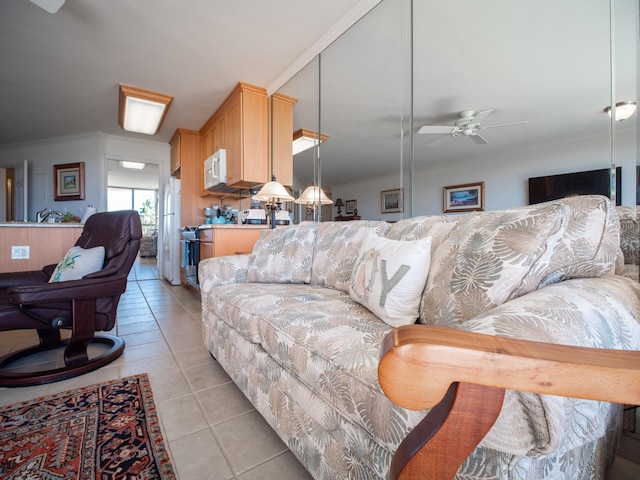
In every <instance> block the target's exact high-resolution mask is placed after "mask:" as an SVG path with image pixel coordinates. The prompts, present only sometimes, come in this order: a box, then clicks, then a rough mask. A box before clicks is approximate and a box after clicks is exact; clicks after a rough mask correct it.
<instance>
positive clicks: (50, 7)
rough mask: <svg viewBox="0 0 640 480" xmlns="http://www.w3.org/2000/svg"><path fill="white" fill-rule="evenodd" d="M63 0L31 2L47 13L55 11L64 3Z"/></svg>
mask: <svg viewBox="0 0 640 480" xmlns="http://www.w3.org/2000/svg"><path fill="white" fill-rule="evenodd" d="M64 2H65V0H31V3H35V4H36V5H37V6H39V7H40V8H42V9H43V10H46V11H47V12H49V13H56V12H57V11H58V10H60V7H61V6H62V5H64Z"/></svg>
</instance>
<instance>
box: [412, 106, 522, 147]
mask: <svg viewBox="0 0 640 480" xmlns="http://www.w3.org/2000/svg"><path fill="white" fill-rule="evenodd" d="M492 112H493V109H490V110H482V111H480V112H474V111H473V110H464V111H462V112H460V113H459V114H458V115H459V117H460V118H458V119H457V120H456V121H455V122H454V124H453V125H424V126H423V127H421V128H420V130H418V134H420V135H425V134H426V135H444V136H441V137H438V138H436V139H435V140H431V141H430V142H428V143H427V145H428V146H430V147H435V146H437V145H441V144H443V143H445V142H448V141H449V140H451V139H452V138H457V137H468V138H470V139H471V140H473V141H474V142H475V143H477V144H478V145H488V144H489V142H488V141H487V140H486V139H485V138H484V137H483V136H482V135H480V132H481V131H482V130H486V129H488V128H498V127H510V126H512V125H523V124H525V123H528V122H526V121H524V122H513V123H502V124H500V125H484V126H483V125H480V122H482V121H483V120H484V119H485V118H487V117H488V116H489V115H491V113H492Z"/></svg>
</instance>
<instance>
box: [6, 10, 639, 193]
mask: <svg viewBox="0 0 640 480" xmlns="http://www.w3.org/2000/svg"><path fill="white" fill-rule="evenodd" d="M613 2H614V6H615V13H616V21H617V22H619V23H622V25H621V26H620V28H619V29H618V32H617V33H618V34H620V36H621V37H620V38H617V39H616V51H615V56H616V59H617V62H616V72H617V80H616V99H617V100H618V101H619V100H628V99H633V100H635V99H636V96H637V90H638V83H637V55H638V53H637V45H638V38H637V30H638V2H637V0H613ZM374 3H375V0H305V1H300V0H270V1H264V0H236V1H233V0H183V1H181V2H177V1H175V0H135V1H134V0H108V1H106V0H67V1H66V3H65V4H64V5H63V6H62V8H61V9H60V10H59V11H58V13H56V14H55V15H51V14H49V13H47V12H45V11H44V10H42V9H40V8H38V7H37V6H36V5H34V4H33V3H31V2H30V1H29V0H1V1H0V44H1V45H2V48H1V49H0V61H1V62H2V63H1V64H2V68H1V69H0V92H1V95H2V104H1V107H0V146H1V145H6V144H12V143H17V142H25V141H32V140H40V139H46V138H52V137H58V136H65V135H73V134H78V133H85V132H95V131H102V132H105V133H107V134H114V135H125V136H129V137H135V138H141V139H146V140H153V141H161V142H165V143H166V142H168V141H169V139H170V138H171V136H172V134H173V132H174V131H175V129H176V128H177V127H180V128H187V129H193V130H198V129H200V127H201V126H202V125H203V124H204V122H205V121H206V120H207V119H208V118H209V116H210V115H211V114H212V113H213V112H214V110H215V109H216V108H217V107H218V105H219V104H220V103H221V102H222V100H223V99H224V98H225V96H226V95H227V93H228V92H229V91H230V90H231V89H232V88H233V86H234V85H235V84H236V83H237V82H238V81H243V82H248V83H252V84H256V85H260V86H264V87H269V86H274V85H276V86H278V85H279V82H280V81H281V80H282V79H283V78H284V79H286V78H287V76H288V74H289V73H290V72H294V71H296V70H297V68H301V67H302V66H303V65H304V61H305V58H307V57H308V54H309V51H310V49H311V50H313V49H314V48H315V47H317V45H318V41H319V39H322V38H323V35H325V34H326V32H327V31H331V30H332V29H333V30H335V26H336V24H337V25H340V24H341V21H340V20H341V19H342V23H344V19H345V18H349V17H350V16H351V17H352V16H353V12H354V11H360V10H358V8H359V7H360V9H362V8H363V7H362V5H369V6H370V5H372V4H374ZM407 5H408V1H406V0H404V1H401V0H386V1H384V2H383V3H382V4H381V5H380V6H378V7H377V8H376V9H374V10H373V11H372V12H371V13H370V14H369V15H368V16H366V17H365V18H364V19H363V20H362V21H360V22H359V23H357V24H356V25H355V26H354V27H353V28H352V29H351V30H350V31H348V32H346V33H345V34H344V35H343V36H342V37H341V38H339V39H338V40H337V41H336V42H335V43H334V44H333V45H331V46H329V48H328V49H327V50H326V51H325V52H324V53H323V55H322V57H321V58H322V83H323V88H322V105H323V107H322V112H321V114H322V118H321V126H320V127H319V128H320V129H321V130H322V132H323V133H326V134H328V135H329V137H330V140H329V141H327V142H326V144H325V145H323V149H324V150H323V152H322V165H323V179H322V182H323V184H325V185H327V184H328V185H334V184H340V183H347V182H349V181H353V180H354V179H358V178H362V176H363V173H364V172H367V173H369V174H371V175H374V174H375V175H386V174H393V173H396V172H397V170H398V160H397V159H398V158H399V155H400V153H399V152H400V136H401V131H403V132H404V136H405V138H409V135H408V133H409V124H408V119H409V113H410V111H409V109H408V105H409V104H410V103H411V97H410V96H409V95H408V94H407V93H406V92H409V91H410V90H409V89H407V86H408V85H410V81H409V80H410V78H411V77H412V78H413V80H414V90H413V105H414V107H415V111H414V115H415V124H414V125H413V132H414V133H415V132H417V130H418V129H419V128H420V126H421V125H423V124H445V125H446V124H452V123H453V121H454V120H455V118H456V115H457V113H458V112H459V111H461V110H476V111H478V110H484V109H494V113H493V114H492V115H491V116H490V117H489V118H488V119H487V121H486V122H485V124H487V125H492V124H497V123H509V122H517V121H522V120H527V121H528V122H529V123H528V124H527V125H523V126H516V127H505V128H501V129H491V130H487V131H486V132H485V133H484V136H485V138H487V140H489V142H490V145H486V146H484V145H483V146H479V145H476V144H474V143H473V142H471V141H470V140H469V139H467V138H458V139H454V140H452V141H450V142H447V143H446V144H444V145H442V146H440V147H437V148H435V147H434V148H430V147H427V146H426V143H427V142H428V141H429V140H431V139H432V138H426V137H424V136H416V137H415V144H414V148H415V150H416V162H417V163H416V167H420V166H424V165H421V162H422V163H423V164H426V163H429V164H437V163H443V162H447V161H453V160H456V159H465V158H469V157H474V158H475V157H481V156H497V155H504V153H505V152H506V151H508V150H511V151H513V149H518V148H532V147H534V146H535V145H539V144H554V143H558V142H565V143H566V142H571V141H576V139H580V138H590V137H593V136H603V137H606V136H607V135H608V131H609V130H608V129H609V126H610V121H609V120H608V118H607V116H606V115H605V114H603V112H602V109H603V108H604V107H605V106H606V105H608V104H609V103H610V100H611V89H610V78H611V77H610V69H609V65H610V50H609V41H608V40H609V3H608V0H561V1H558V0H538V1H536V2H531V1H528V0H483V1H480V2H478V1H472V0H456V1H450V0H430V1H426V0H417V1H414V7H413V8H414V17H415V23H414V28H413V32H411V31H410V30H409V28H408V23H407V21H406V19H407V18H408V12H407ZM345 16H346V17H345ZM411 35H412V36H413V44H414V62H413V68H414V71H413V72H410V71H409V70H408V68H407V67H408V65H409V61H408V59H409V56H408V55H407V53H406V52H407V51H408V50H406V49H405V47H407V45H408V39H410V38H411ZM308 58H310V57H308ZM316 62H317V61H315V62H314V63H313V64H311V65H309V66H308V67H307V68H305V69H304V70H303V71H302V72H301V73H300V74H298V75H296V76H295V77H294V78H293V79H292V80H291V81H289V82H288V83H287V84H286V85H284V87H283V88H282V89H281V91H282V92H283V93H286V94H288V95H291V96H293V97H295V98H298V99H299V102H298V103H297V104H296V106H295V107H294V123H295V125H294V127H295V128H301V127H304V128H312V129H313V128H318V127H317V125H318V108H317V94H316V93H315V91H316V89H317V84H318V81H317V63H316ZM119 83H125V84H130V85H133V86H137V87H141V88H146V89H150V90H154V91H158V92H162V93H167V94H170V95H173V96H174V102H173V104H172V106H171V109H170V111H169V114H168V116H167V118H166V120H165V123H164V125H163V127H162V129H161V130H160V132H159V134H158V135H156V136H154V137H149V136H146V135H139V134H130V133H127V132H124V131H123V130H122V129H120V127H119V126H118V122H117V99H118V84H119ZM280 83H282V82H280ZM403 92H405V93H403ZM636 126H637V122H636V121H635V119H634V120H632V121H630V122H629V121H628V122H625V124H624V127H625V128H636ZM295 128H294V129H295ZM404 148H407V144H406V143H405V145H404ZM405 158H406V151H405ZM294 164H295V170H296V175H298V176H299V177H300V178H301V180H302V181H303V183H305V184H306V183H311V181H313V171H312V170H313V161H308V160H306V159H305V157H304V155H302V156H301V155H298V156H296V158H295V163H294Z"/></svg>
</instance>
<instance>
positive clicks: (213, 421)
mask: <svg viewBox="0 0 640 480" xmlns="http://www.w3.org/2000/svg"><path fill="white" fill-rule="evenodd" d="M195 395H196V397H197V398H198V401H199V402H200V404H201V405H202V409H203V411H204V415H205V416H206V418H207V421H208V422H209V425H217V424H219V423H223V422H225V421H227V420H229V419H231V418H234V417H237V416H239V415H244V414H246V413H248V412H251V411H252V410H254V408H253V405H252V404H251V402H250V401H249V400H247V398H246V397H245V396H244V394H243V393H242V392H241V391H240V390H238V388H237V387H236V386H235V384H234V383H233V382H229V383H223V384H222V385H218V386H216V387H211V388H207V389H206V390H202V391H200V392H196V393H195Z"/></svg>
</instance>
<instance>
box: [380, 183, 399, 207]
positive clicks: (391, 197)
mask: <svg viewBox="0 0 640 480" xmlns="http://www.w3.org/2000/svg"><path fill="white" fill-rule="evenodd" d="M402 208H403V199H402V188H396V189H395V190H385V191H383V192H382V193H381V194H380V211H381V212H382V213H395V212H402Z"/></svg>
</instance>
